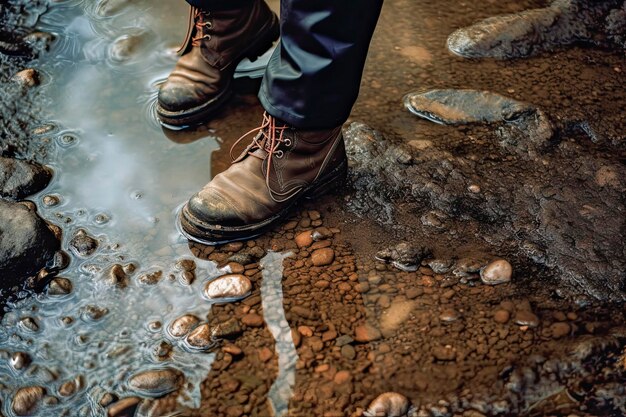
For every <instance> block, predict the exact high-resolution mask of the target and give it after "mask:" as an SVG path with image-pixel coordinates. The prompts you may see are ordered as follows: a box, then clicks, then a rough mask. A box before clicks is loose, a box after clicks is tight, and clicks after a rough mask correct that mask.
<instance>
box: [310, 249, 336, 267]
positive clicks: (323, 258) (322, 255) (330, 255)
mask: <svg viewBox="0 0 626 417" xmlns="http://www.w3.org/2000/svg"><path fill="white" fill-rule="evenodd" d="M334 260H335V251H334V250H332V249H331V248H322V249H317V250H316V251H314V252H313V253H312V254H311V261H312V262H313V265H314V266H326V265H330V264H331V263H332V262H333V261H334Z"/></svg>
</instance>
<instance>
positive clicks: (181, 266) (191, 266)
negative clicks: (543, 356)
mask: <svg viewBox="0 0 626 417" xmlns="http://www.w3.org/2000/svg"><path fill="white" fill-rule="evenodd" d="M176 269H178V270H179V271H188V272H191V271H195V270H196V262H195V261H194V260H193V259H187V258H182V259H179V260H177V261H176Z"/></svg>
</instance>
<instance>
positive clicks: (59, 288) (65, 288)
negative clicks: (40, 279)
mask: <svg viewBox="0 0 626 417" xmlns="http://www.w3.org/2000/svg"><path fill="white" fill-rule="evenodd" d="M71 292H72V281H70V280H69V279H67V278H63V277H56V278H53V279H52V281H50V284H48V295H51V296H62V295H68V294H69V293H71Z"/></svg>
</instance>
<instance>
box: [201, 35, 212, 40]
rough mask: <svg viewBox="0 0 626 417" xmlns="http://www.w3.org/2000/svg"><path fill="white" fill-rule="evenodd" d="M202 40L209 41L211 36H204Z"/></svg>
mask: <svg viewBox="0 0 626 417" xmlns="http://www.w3.org/2000/svg"><path fill="white" fill-rule="evenodd" d="M202 39H206V40H207V41H210V40H211V35H204V36H203V37H202Z"/></svg>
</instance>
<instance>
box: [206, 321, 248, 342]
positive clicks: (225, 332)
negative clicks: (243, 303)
mask: <svg viewBox="0 0 626 417" xmlns="http://www.w3.org/2000/svg"><path fill="white" fill-rule="evenodd" d="M241 332H242V329H241V326H240V325H239V322H238V321H237V319H235V318H230V319H228V320H226V321H225V322H222V323H219V324H218V325H217V326H215V328H213V331H212V332H211V334H212V336H213V337H214V338H217V339H231V338H234V337H237V336H239V335H240V334H241Z"/></svg>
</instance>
